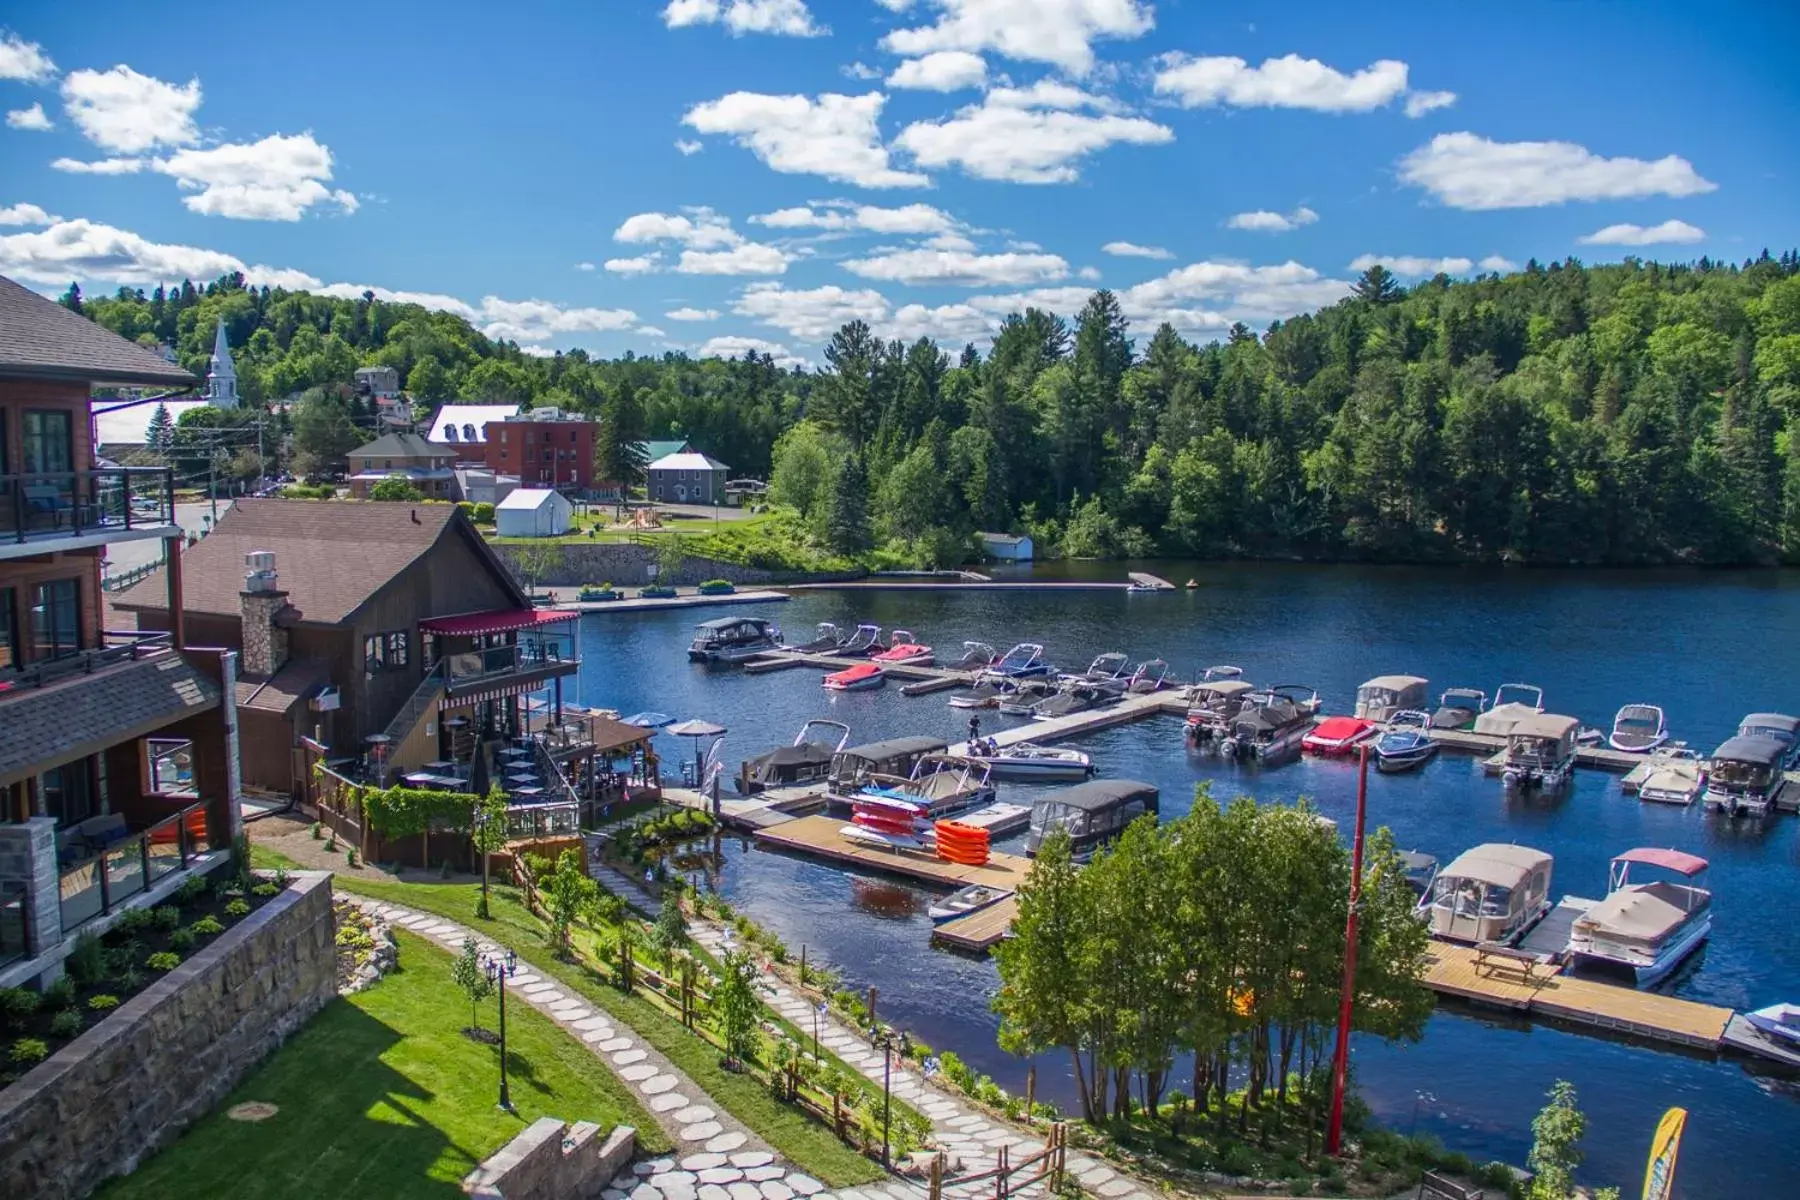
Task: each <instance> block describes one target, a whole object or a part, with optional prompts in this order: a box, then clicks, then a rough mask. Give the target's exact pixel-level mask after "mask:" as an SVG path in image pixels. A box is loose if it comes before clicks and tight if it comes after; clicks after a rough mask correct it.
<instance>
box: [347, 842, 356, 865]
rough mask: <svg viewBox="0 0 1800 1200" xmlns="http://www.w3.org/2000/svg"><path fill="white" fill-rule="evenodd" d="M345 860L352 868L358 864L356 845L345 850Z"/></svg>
mask: <svg viewBox="0 0 1800 1200" xmlns="http://www.w3.org/2000/svg"><path fill="white" fill-rule="evenodd" d="M344 861H345V862H346V863H349V864H350V866H351V867H352V868H354V867H355V866H356V848H355V847H354V846H352V847H351V848H350V849H348V850H346V851H344Z"/></svg>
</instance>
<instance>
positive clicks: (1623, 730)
mask: <svg viewBox="0 0 1800 1200" xmlns="http://www.w3.org/2000/svg"><path fill="white" fill-rule="evenodd" d="M1668 740H1669V727H1668V726H1667V725H1666V724H1665V723H1664V722H1663V710H1662V709H1660V708H1658V707H1656V705H1654V704H1627V705H1626V706H1625V707H1624V708H1621V709H1620V710H1619V711H1618V714H1617V715H1616V716H1614V717H1613V727H1612V735H1611V736H1610V737H1608V738H1607V739H1606V744H1607V745H1609V746H1611V747H1612V748H1613V749H1614V750H1623V751H1625V752H1626V753H1627V754H1648V753H1650V751H1652V750H1654V749H1656V748H1657V747H1658V746H1660V745H1662V744H1663V743H1664V742H1666V741H1668Z"/></svg>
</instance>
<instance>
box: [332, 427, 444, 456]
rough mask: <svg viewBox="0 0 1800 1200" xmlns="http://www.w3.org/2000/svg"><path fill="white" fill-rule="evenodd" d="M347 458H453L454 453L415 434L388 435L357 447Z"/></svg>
mask: <svg viewBox="0 0 1800 1200" xmlns="http://www.w3.org/2000/svg"><path fill="white" fill-rule="evenodd" d="M346 457H348V458H455V457H456V451H454V450H452V449H450V448H449V447H448V446H445V445H440V444H438V443H436V442H428V441H426V440H425V439H424V438H422V437H420V436H419V435H418V434H416V433H389V434H385V435H383V436H381V437H378V438H376V439H375V440H374V441H372V442H370V443H369V444H368V445H366V446H358V447H357V448H356V449H354V450H352V451H351V452H350V453H349V454H348V455H347V456H346Z"/></svg>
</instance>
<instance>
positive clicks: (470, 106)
mask: <svg viewBox="0 0 1800 1200" xmlns="http://www.w3.org/2000/svg"><path fill="white" fill-rule="evenodd" d="M264 9H267V10H268V11H263V10H264ZM1797 11H1800V10H1795V9H1794V8H1792V7H1790V6H1787V5H1779V4H1761V5H1755V4H1730V3H1711V4H1707V5H1695V4H1679V5H1678V4H1652V3H1634V4H1621V3H1583V2H1576V0H1565V2H1562V3H1551V4H1545V3H1513V4H1508V5H1482V6H1474V5H1460V4H1447V3H1443V2H1442V0H1438V2H1436V3H1430V4H1411V3H1384V4H1380V5H1345V4H1310V3H1304V4H1303V3H1289V4H1285V5H1281V6H1278V7H1271V8H1270V9H1269V10H1268V11H1263V10H1262V9H1261V8H1260V7H1258V6H1248V7H1245V6H1238V7H1233V8H1230V9H1229V10H1228V9H1226V8H1225V7H1224V6H1217V5H1208V4H1201V3H1198V2H1196V0H1155V2H1154V3H1150V2H1146V0H672V2H671V0H661V2H650V0H598V2H590V3H587V4H575V3H569V4H548V3H544V4H540V3H530V2H527V3H522V4H518V5H514V6H510V7H503V8H501V9H494V8H493V7H492V6H488V5H473V4H464V3H458V2H456V0H438V2H437V3H432V4H379V5H374V4H341V3H337V2H335V0H320V2H318V3H314V4H311V5H307V6H303V7H298V8H297V7H295V6H291V5H289V6H273V7H272V6H242V7H241V8H240V9H238V10H233V9H231V8H229V7H227V8H220V7H219V6H218V5H216V4H208V5H188V4H173V3H172V4H158V5H144V4H129V5H128V4H122V3H113V2H112V0H98V2H95V3H89V4H84V5H43V6H37V11H30V10H28V9H24V8H18V9H13V10H11V11H10V12H7V13H5V15H3V16H0V29H3V30H4V32H3V33H0V109H4V111H5V112H6V114H7V116H6V118H5V125H4V126H0V273H4V274H7V275H10V276H13V277H15V278H20V279H22V280H25V281H26V282H29V283H31V284H33V285H34V286H37V287H40V288H42V289H44V290H46V291H55V290H60V289H61V287H62V286H64V285H66V283H67V282H68V281H69V280H70V279H79V280H81V281H82V283H83V286H84V287H88V288H90V289H92V288H101V289H108V290H109V289H111V288H112V287H116V286H117V285H118V284H120V283H130V284H133V285H143V286H152V285H153V284H154V283H155V282H156V281H157V280H159V279H162V280H169V281H173V280H176V279H178V278H180V277H181V276H182V275H184V274H190V275H193V276H194V277H196V278H202V279H204V278H208V277H211V276H213V275H216V274H218V273H219V272H220V271H222V270H228V269H233V268H240V269H245V270H247V271H248V272H249V273H250V274H251V276H252V278H253V279H256V280H262V281H267V282H270V283H286V284H287V285H288V286H306V287H313V288H322V289H325V290H336V291H342V292H344V293H345V294H353V293H356V292H360V291H361V290H363V288H365V287H374V288H376V289H377V290H380V291H382V292H383V293H384V294H387V293H393V294H396V295H402V296H409V297H412V298H420V299H422V300H424V302H426V303H431V304H434V305H438V306H441V307H446V308H450V309H453V310H455V311H458V312H462V313H464V314H465V315H467V316H469V317H470V319H471V320H473V321H475V322H476V323H477V324H478V325H480V326H482V327H483V328H485V329H487V330H488V331H489V332H490V333H492V334H494V335H495V336H503V337H508V338H512V339H514V340H517V341H519V342H520V343H521V344H523V345H526V346H528V347H531V348H533V349H534V350H537V351H546V352H547V351H548V350H550V349H567V348H571V347H574V346H585V347H587V348H588V349H589V350H591V351H593V352H595V353H599V354H606V355H611V354H616V353H620V352H622V351H624V350H626V349H634V350H636V351H638V352H639V353H653V354H654V353H661V352H662V351H664V350H665V349H685V350H688V351H690V352H694V353H724V354H730V353H734V352H739V351H741V350H742V349H743V348H744V347H745V346H748V345H756V346H757V347H758V348H761V349H768V350H770V351H771V352H773V353H775V354H777V355H778V356H779V357H782V358H784V359H786V358H792V359H796V360H799V359H804V360H809V361H816V360H817V356H818V350H819V347H820V345H821V344H822V343H823V341H824V340H825V339H826V338H827V337H828V336H829V333H830V331H831V330H832V329H834V328H836V326H837V325H839V324H841V323H842V322H843V321H845V320H848V319H850V318H852V317H861V318H863V319H865V320H867V321H869V322H870V324H871V325H873V326H875V327H876V329H877V330H878V331H879V332H882V333H884V334H886V335H889V336H901V337H907V338H912V337H917V336H919V335H921V334H929V335H931V336H934V337H938V338H940V339H942V340H944V341H945V342H947V343H951V344H960V343H962V342H964V341H968V340H974V341H977V342H981V341H984V340H985V338H986V335H987V333H988V331H990V330H991V329H992V328H993V326H994V324H995V322H996V321H997V320H998V319H999V317H1001V316H1003V315H1004V314H1005V313H1006V312H1008V311H1012V310H1014V309H1016V308H1019V307H1021V306H1023V305H1024V304H1026V303H1037V304H1041V305H1045V306H1048V307H1051V308H1053V309H1055V310H1057V311H1059V312H1063V313H1065V314H1073V312H1074V311H1076V309H1077V308H1078V307H1079V305H1080V303H1081V301H1082V299H1083V298H1084V297H1085V295H1086V294H1087V293H1088V292H1090V291H1091V290H1092V289H1093V288H1095V287H1101V286H1104V287H1110V288H1112V289H1114V290H1115V291H1116V292H1118V293H1119V295H1120V298H1121V301H1122V303H1123V304H1124V307H1125V309H1126V312H1127V314H1128V315H1129V316H1130V317H1131V318H1132V320H1133V324H1134V331H1135V332H1136V334H1137V335H1138V336H1139V337H1140V338H1145V337H1148V335H1149V333H1150V332H1151V330H1152V329H1153V328H1154V326H1155V324H1156V323H1157V322H1159V321H1162V320H1170V321H1173V322H1174V323H1175V324H1176V325H1177V326H1178V327H1179V328H1180V329H1181V330H1182V331H1183V332H1184V333H1185V334H1187V335H1188V336H1190V337H1193V338H1196V339H1199V340H1208V339H1210V338H1212V337H1214V336H1217V335H1218V334H1219V333H1220V332H1221V331H1222V330H1223V329H1224V328H1225V327H1227V326H1228V325H1229V324H1230V322H1232V321H1235V320H1240V319H1241V320H1244V321H1246V322H1248V323H1250V324H1251V325H1253V326H1257V327H1262V326H1264V325H1266V324H1267V323H1268V322H1269V321H1270V320H1271V319H1273V318H1276V317H1280V316H1285V315H1287V314H1289V313H1292V312H1296V311H1303V310H1306V309H1310V308H1313V307H1316V306H1318V305H1320V304H1324V303H1329V302H1331V301H1332V300H1334V299H1335V298H1336V297H1337V296H1339V295H1341V294H1342V293H1343V291H1344V289H1345V287H1346V286H1347V283H1348V281H1349V280H1350V279H1352V278H1353V277H1354V275H1355V274H1356V272H1357V271H1358V270H1359V269H1360V268H1361V267H1362V266H1363V265H1366V264H1367V262H1369V261H1371V260H1380V261H1383V262H1386V263H1387V264H1388V265H1389V266H1390V267H1391V268H1392V269H1394V270H1395V271H1396V272H1397V273H1399V274H1401V275H1403V276H1405V277H1408V278H1418V277H1422V276H1426V275H1429V274H1431V273H1433V272H1435V271H1437V270H1440V269H1441V270H1446V271H1449V272H1450V273H1452V274H1471V273H1478V272H1480V271H1482V270H1484V269H1506V266H1507V264H1516V263H1523V262H1524V261H1525V260H1526V259H1528V258H1531V257H1533V256H1535V257H1538V258H1540V259H1545V260H1548V259H1557V258H1561V257H1563V256H1565V255H1570V254H1573V255H1576V256H1578V257H1581V258H1583V259H1584V260H1587V261H1606V260H1612V259H1616V258H1618V257H1620V256H1622V255H1626V254H1636V255H1641V256H1644V257H1659V258H1664V259H1691V258H1696V257H1698V256H1699V255H1701V254H1710V255H1714V256H1722V257H1726V258H1733V259H1737V258H1743V257H1745V256H1746V255H1752V254H1755V253H1757V252H1758V251H1760V250H1761V249H1762V248H1763V247H1765V246H1767V247H1769V248H1771V249H1772V250H1775V251H1777V252H1779V250H1781V249H1783V248H1785V247H1788V246H1792V245H1795V244H1797V243H1800V201H1797V200H1796V196H1800V187H1797V186H1796V185H1797V184H1800V179H1797V175H1800V166H1797V165H1796V159H1795V154H1794V150H1795V148H1796V144H1797V143H1796V141H1795V136H1796V135H1795V132H1794V130H1795V127H1796V118H1797V117H1800V83H1796V80H1795V76H1794V73H1793V71H1792V69H1791V63H1789V62H1787V61H1785V60H1784V57H1783V56H1784V55H1785V54H1787V53H1788V52H1790V51H1791V47H1792V46H1793V45H1795V44H1796V43H1797V42H1800V15H1796V13H1797Z"/></svg>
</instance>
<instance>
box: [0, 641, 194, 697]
mask: <svg viewBox="0 0 1800 1200" xmlns="http://www.w3.org/2000/svg"><path fill="white" fill-rule="evenodd" d="M105 636H106V640H107V642H108V644H107V645H106V646H103V647H101V648H100V649H98V650H82V651H78V652H77V653H74V654H69V655H65V656H64V657H62V658H49V659H43V660H41V661H35V662H29V663H26V664H25V665H24V666H22V667H20V668H19V669H18V670H16V671H0V698H3V697H5V696H8V695H10V694H12V693H14V692H19V691H24V690H28V689H31V688H40V687H43V686H44V685H46V684H51V683H55V682H57V681H58V680H61V679H67V678H68V677H69V676H71V675H92V674H93V673H94V672H96V671H100V670H104V669H105V668H107V667H110V666H114V665H116V664H118V663H122V662H135V661H137V660H138V659H141V658H150V657H152V656H154V655H157V654H162V653H164V652H166V651H167V650H168V649H169V647H170V645H171V641H170V635H169V634H167V633H137V632H134V631H114V630H110V629H109V630H107V631H106V634H105Z"/></svg>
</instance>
